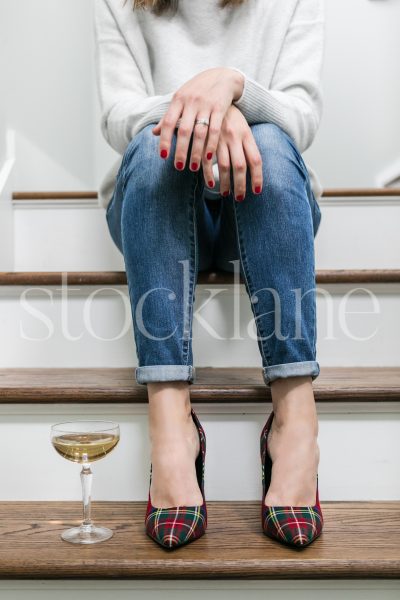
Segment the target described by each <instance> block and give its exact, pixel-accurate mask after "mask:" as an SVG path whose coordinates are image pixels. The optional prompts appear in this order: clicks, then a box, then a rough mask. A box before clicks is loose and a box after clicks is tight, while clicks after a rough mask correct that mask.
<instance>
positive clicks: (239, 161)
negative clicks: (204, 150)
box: [202, 106, 263, 202]
mask: <svg viewBox="0 0 400 600" xmlns="http://www.w3.org/2000/svg"><path fill="white" fill-rule="evenodd" d="M217 160H218V170H219V179H220V193H221V194H222V196H227V195H228V194H229V192H230V191H231V190H230V187H231V168H232V171H233V181H234V195H235V199H236V200H237V201H238V202H241V201H242V200H244V198H245V195H246V175H247V168H249V169H250V175H251V184H252V190H253V193H254V194H261V191H262V186H263V169H262V157H261V154H260V151H259V149H258V146H257V143H256V141H255V139H254V136H253V133H252V131H251V128H250V126H249V125H248V123H247V121H246V119H245V117H244V116H243V114H242V113H241V112H240V110H239V109H238V108H237V107H236V106H231V107H230V108H229V109H228V111H227V113H226V115H225V118H224V120H223V122H222V127H221V135H220V137H219V142H218V146H217ZM202 166H203V173H204V180H205V182H206V184H207V185H208V187H214V185H215V181H214V174H213V169H212V164H211V163H210V161H209V160H207V157H206V155H203V159H202Z"/></svg>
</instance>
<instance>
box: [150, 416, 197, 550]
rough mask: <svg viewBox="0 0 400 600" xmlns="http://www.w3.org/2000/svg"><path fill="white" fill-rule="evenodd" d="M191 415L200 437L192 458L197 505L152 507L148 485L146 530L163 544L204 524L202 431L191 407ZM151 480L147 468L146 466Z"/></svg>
mask: <svg viewBox="0 0 400 600" xmlns="http://www.w3.org/2000/svg"><path fill="white" fill-rule="evenodd" d="M192 418H193V421H194V424H195V425H196V428H197V431H198V433H199V438H200V452H199V454H198V456H197V458H196V474H197V481H198V484H199V487H200V491H201V494H202V496H203V504H201V505H200V506H174V507H172V508H156V507H155V506H153V505H152V503H151V498H150V489H149V499H148V503H147V511H146V519H145V525H146V533H147V535H149V536H150V537H151V538H152V539H153V540H154V541H155V542H157V544H160V546H163V547H164V548H169V549H172V548H178V547H179V546H183V545H184V544H188V543H189V542H193V541H194V540H197V539H198V538H199V537H201V536H202V535H203V534H204V533H205V531H206V528H207V505H206V499H205V495H204V471H205V459H206V435H205V433H204V430H203V427H202V426H201V423H200V421H199V420H198V418H197V415H196V414H195V412H194V410H193V409H192ZM150 484H151V470H150Z"/></svg>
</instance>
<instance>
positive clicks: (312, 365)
mask: <svg viewBox="0 0 400 600" xmlns="http://www.w3.org/2000/svg"><path fill="white" fill-rule="evenodd" d="M319 371H320V369H319V364H318V363H317V362H316V361H315V360H309V361H304V362H294V363H286V364H282V365H272V366H270V367H264V368H263V376H264V381H265V383H266V384H267V385H269V384H270V383H271V381H274V380H275V379H281V378H283V379H284V378H286V377H306V376H310V377H311V378H312V380H314V379H316V377H318V375H319Z"/></svg>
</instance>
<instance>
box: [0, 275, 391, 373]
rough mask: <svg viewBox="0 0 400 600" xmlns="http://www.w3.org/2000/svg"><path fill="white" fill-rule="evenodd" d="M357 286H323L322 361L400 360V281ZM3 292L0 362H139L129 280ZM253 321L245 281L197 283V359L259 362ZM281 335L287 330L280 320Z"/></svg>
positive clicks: (385, 362)
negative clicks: (120, 283) (104, 285)
mask: <svg viewBox="0 0 400 600" xmlns="http://www.w3.org/2000/svg"><path fill="white" fill-rule="evenodd" d="M357 288H358V286H346V285H328V286H324V287H322V286H318V332H317V346H318V360H319V362H320V364H321V365H322V366H397V365H400V353H399V350H398V340H399V339H400V319H399V318H398V315H399V304H400V286H399V285H397V284H392V285H360V286H359V288H361V289H357ZM235 290H236V291H235ZM238 290H239V293H237V291H238ZM0 293H1V294H2V295H1V296H0V324H1V334H2V344H1V346H0V367H2V368H4V367H62V366H64V367H103V366H108V367H116V366H120V367H124V366H127V367H128V366H135V365H136V364H137V359H136V352H135V347H134V342H133V334H132V323H131V314H130V304H129V299H128V294H127V288H126V286H122V287H120V288H113V287H111V288H103V289H96V288H85V287H82V288H80V289H79V288H78V287H76V286H73V287H72V288H71V289H66V288H64V291H63V292H61V291H60V289H59V288H57V287H48V288H45V289H37V288H30V289H28V290H24V289H23V288H2V289H1V290H0ZM213 294H214V295H213ZM212 295H213V296H212ZM211 296H212V297H211ZM210 297H211V300H210V301H209V302H208V300H209V299H210ZM252 322H253V316H252V312H251V306H250V302H249V298H248V296H247V293H246V290H245V288H244V286H240V287H237V286H236V287H232V286H226V287H224V286H221V287H217V286H214V287H211V288H208V287H207V286H200V285H199V286H198V287H197V289H196V301H195V316H194V320H193V349H194V364H195V365H196V366H199V367H202V366H214V367H224V366H225V367H235V366H237V367H250V366H255V367H257V366H260V364H261V359H260V355H259V351H258V346H257V342H256V339H255V334H254V323H252ZM249 324H250V327H249ZM282 334H285V328H284V326H283V325H282Z"/></svg>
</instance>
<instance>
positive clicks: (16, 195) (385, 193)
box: [12, 187, 400, 200]
mask: <svg viewBox="0 0 400 600" xmlns="http://www.w3.org/2000/svg"><path fill="white" fill-rule="evenodd" d="M391 196H392V197H393V196H394V197H395V196H400V189H398V188H382V187H380V188H330V189H328V188H327V189H325V190H323V193H322V197H323V198H369V197H375V198H385V197H391ZM97 197H98V194H97V192H96V191H83V192H82V191H79V190H78V191H70V192H65V191H35V192H29V191H25V192H17V191H15V192H13V194H12V199H13V200H48V199H50V200H82V199H87V198H93V199H96V198H97Z"/></svg>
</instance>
